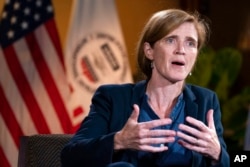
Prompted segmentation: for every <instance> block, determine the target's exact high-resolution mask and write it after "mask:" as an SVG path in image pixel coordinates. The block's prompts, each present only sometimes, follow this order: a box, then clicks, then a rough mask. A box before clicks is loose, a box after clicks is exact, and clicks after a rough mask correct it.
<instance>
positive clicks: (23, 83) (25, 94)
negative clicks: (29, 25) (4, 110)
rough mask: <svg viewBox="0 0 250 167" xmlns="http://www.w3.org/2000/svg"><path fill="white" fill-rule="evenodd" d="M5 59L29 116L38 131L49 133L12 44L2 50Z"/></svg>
mask: <svg viewBox="0 0 250 167" xmlns="http://www.w3.org/2000/svg"><path fill="white" fill-rule="evenodd" d="M3 51H4V54H5V59H6V62H7V64H8V66H9V69H10V72H11V74H12V76H13V78H14V80H15V82H16V85H17V87H18V90H19V92H20V94H21V96H22V98H23V100H24V102H25V104H26V106H27V108H28V110H29V112H30V115H31V118H32V119H33V122H34V124H35V127H36V129H37V130H38V132H39V133H50V130H49V128H48V126H47V123H46V121H45V119H44V116H43V114H42V111H41V109H40V108H39V105H38V103H37V101H36V99H35V96H34V94H33V92H32V90H31V88H30V85H29V82H28V81H27V79H26V76H25V74H24V72H23V69H22V67H21V65H20V63H19V61H18V59H17V55H16V53H15V50H14V48H13V46H8V47H6V48H5V49H4V50H3Z"/></svg>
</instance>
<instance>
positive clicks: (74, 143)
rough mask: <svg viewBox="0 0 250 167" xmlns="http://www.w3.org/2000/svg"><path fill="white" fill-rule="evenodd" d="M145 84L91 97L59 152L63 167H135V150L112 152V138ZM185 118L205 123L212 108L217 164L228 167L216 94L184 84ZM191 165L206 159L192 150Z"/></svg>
mask: <svg viewBox="0 0 250 167" xmlns="http://www.w3.org/2000/svg"><path fill="white" fill-rule="evenodd" d="M146 85H147V83H146V81H141V82H138V83H136V84H122V85H103V86H100V87H99V88H98V89H97V90H96V92H95V94H94V96H93V98H92V104H91V106H90V112H89V115H88V116H87V117H86V118H85V119H84V120H83V122H82V124H81V126H80V128H79V130H78V131H77V132H76V134H75V135H74V137H73V138H72V139H71V141H70V142H69V143H68V144H67V145H66V146H65V147H64V148H63V150H62V152H61V161H62V164H63V166H64V167H73V166H74V167H75V166H81V167H83V166H89V167H105V166H106V165H108V164H110V163H112V162H116V161H127V162H130V163H132V164H133V165H134V166H137V159H136V158H137V153H138V152H137V151H136V150H123V151H117V152H116V151H114V150H113V145H114V135H115V133H116V132H117V131H119V130H121V129H122V127H123V126H124V124H125V123H126V122H127V120H128V118H129V116H130V114H131V112H132V110H133V104H140V103H141V101H142V99H143V95H144V94H145V91H146ZM183 95H184V100H185V112H186V115H189V116H191V117H194V118H196V119H198V120H200V121H202V122H205V123H206V124H207V121H206V114H207V111H208V110H209V109H214V122H215V126H216V131H217V135H218V137H219V140H220V144H221V155H220V163H219V164H218V165H217V166H220V167H222V166H223V167H228V166H229V155H228V153H227V150H226V144H225V142H224V139H223V127H222V123H221V111H220V106H219V101H218V98H217V96H216V94H215V93H214V92H213V91H211V90H208V89H206V88H201V87H198V86H194V85H188V84H186V85H185V87H184V90H183ZM192 164H193V166H195V167H200V166H202V167H205V166H211V165H210V159H208V158H206V157H205V156H202V155H201V154H199V153H197V152H194V151H193V161H192Z"/></svg>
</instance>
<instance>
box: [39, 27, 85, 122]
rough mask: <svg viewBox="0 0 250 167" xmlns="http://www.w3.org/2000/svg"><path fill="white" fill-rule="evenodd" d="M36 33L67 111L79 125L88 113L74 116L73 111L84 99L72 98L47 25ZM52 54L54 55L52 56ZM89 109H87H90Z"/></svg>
mask: <svg viewBox="0 0 250 167" xmlns="http://www.w3.org/2000/svg"><path fill="white" fill-rule="evenodd" d="M41 34H43V35H41ZM35 35H36V38H37V41H38V43H39V45H40V48H41V51H42V53H43V55H44V57H45V60H46V61H47V65H48V67H49V69H50V71H51V74H52V77H53V78H54V81H55V84H56V86H57V88H58V90H59V93H60V96H61V97H62V100H63V102H64V104H65V107H66V109H67V112H68V114H69V117H70V120H71V121H72V124H73V125H77V124H79V123H80V122H81V121H82V119H83V117H84V115H83V114H85V115H86V113H82V114H79V115H77V116H74V115H73V113H72V111H73V110H74V109H75V107H78V106H80V105H79V104H84V101H83V100H82V98H79V99H77V101H80V102H79V103H77V102H76V100H73V99H72V97H73V95H72V94H70V90H69V85H68V81H67V78H66V74H65V73H64V70H63V67H62V64H61V62H60V60H59V57H58V56H57V52H56V50H55V48H54V47H53V43H52V41H51V40H50V37H49V35H48V33H47V30H46V29H45V27H44V26H40V27H39V28H38V29H37V30H36V31H35ZM48 53H49V54H48ZM52 55H54V56H52ZM71 99H72V100H71ZM84 99H85V98H84ZM88 109H89V108H88ZM88 109H87V111H88Z"/></svg>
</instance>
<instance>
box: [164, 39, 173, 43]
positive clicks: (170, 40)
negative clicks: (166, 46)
mask: <svg viewBox="0 0 250 167" xmlns="http://www.w3.org/2000/svg"><path fill="white" fill-rule="evenodd" d="M166 42H167V43H174V38H166Z"/></svg>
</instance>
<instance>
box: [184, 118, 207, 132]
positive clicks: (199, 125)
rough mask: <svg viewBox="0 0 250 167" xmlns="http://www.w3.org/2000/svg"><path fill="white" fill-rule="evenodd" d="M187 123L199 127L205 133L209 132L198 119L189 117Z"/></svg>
mask: <svg viewBox="0 0 250 167" xmlns="http://www.w3.org/2000/svg"><path fill="white" fill-rule="evenodd" d="M186 121H187V122H188V123H190V124H191V125H194V126H195V127H197V128H198V129H199V130H200V131H203V132H204V131H206V130H207V126H206V125H205V124H204V123H203V122H201V121H199V120H197V119H194V118H192V117H189V116H188V117H186Z"/></svg>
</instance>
